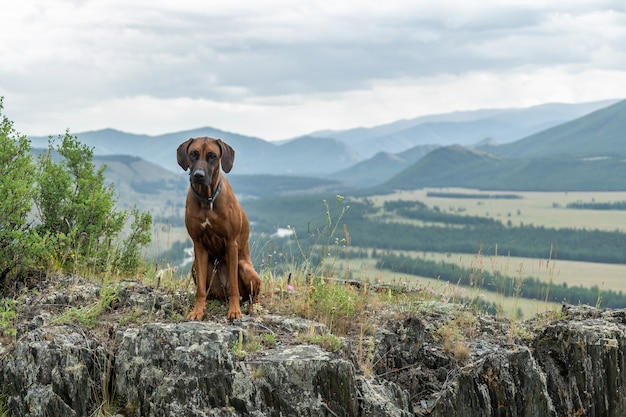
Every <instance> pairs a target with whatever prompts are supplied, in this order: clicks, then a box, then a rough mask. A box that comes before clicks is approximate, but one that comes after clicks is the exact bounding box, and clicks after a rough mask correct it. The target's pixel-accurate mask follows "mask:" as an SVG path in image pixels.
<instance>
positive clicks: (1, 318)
mask: <svg viewBox="0 0 626 417" xmlns="http://www.w3.org/2000/svg"><path fill="white" fill-rule="evenodd" d="M16 319H17V313H16V312H15V301H13V300H10V299H8V298H0V336H8V337H11V338H15V335H16V334H17V330H16V328H15V320H16Z"/></svg>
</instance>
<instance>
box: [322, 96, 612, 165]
mask: <svg viewBox="0 0 626 417" xmlns="http://www.w3.org/2000/svg"><path fill="white" fill-rule="evenodd" d="M616 101H617V100H604V101H598V102H593V103H580V104H561V103H554V104H544V105H540V106H534V107H529V108H523V109H487V110H476V111H466V112H454V113H447V114H440V115H431V116H422V117H417V118H415V119H411V120H400V121H397V122H394V123H389V124H385V125H380V126H375V127H371V128H356V129H350V130H346V131H328V130H327V131H319V132H315V133H313V134H312V135H315V136H324V137H333V138H335V139H338V140H340V141H342V142H345V143H347V144H349V145H350V146H352V147H353V148H354V149H356V150H357V151H358V152H359V154H360V155H361V156H362V157H363V158H368V157H371V156H373V155H374V154H376V153H378V152H380V151H383V152H393V153H396V152H400V151H403V150H406V149H408V148H411V147H413V146H416V145H425V144H436V145H440V146H441V145H451V144H461V145H464V146H470V145H473V144H475V143H477V142H480V141H483V140H485V139H490V140H493V141H495V142H497V143H508V142H511V141H514V140H518V139H521V138H523V137H526V136H528V135H531V134H534V133H537V132H539V131H542V130H545V129H547V128H549V127H552V126H556V125H559V124H561V123H564V122H567V121H570V120H573V119H576V118H578V117H581V116H583V115H585V114H588V113H590V112H593V111H595V110H597V109H600V108H603V107H606V106H609V105H611V104H613V103H615V102H616Z"/></svg>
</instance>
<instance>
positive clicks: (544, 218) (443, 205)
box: [370, 188, 626, 249]
mask: <svg viewBox="0 0 626 417" xmlns="http://www.w3.org/2000/svg"><path fill="white" fill-rule="evenodd" d="M429 191H438V192H441V191H444V192H446V193H467V194H484V195H485V196H489V195H494V194H515V195H518V196H521V197H522V198H520V199H494V198H484V199H478V198H468V199H465V198H440V197H428V196H427V193H428V192H429ZM370 199H371V200H372V201H374V202H376V203H377V204H380V205H382V203H383V202H384V201H386V200H409V201H412V200H417V201H421V202H423V203H426V204H427V205H428V206H429V207H435V206H438V207H439V208H440V209H441V210H442V211H446V212H450V213H456V214H462V215H468V216H481V217H488V218H493V219H496V220H499V221H501V222H502V223H503V224H507V222H508V221H509V220H510V221H511V223H512V225H513V226H519V225H520V224H522V223H523V224H526V225H529V224H533V225H536V226H545V227H552V228H557V229H558V228H563V227H571V228H579V229H583V228H586V229H599V230H607V231H613V230H620V231H622V232H624V233H626V211H618V210H572V209H567V208H566V205H567V204H568V203H573V202H577V201H582V202H592V201H593V202H618V201H626V192H511V191H503V192H494V191H489V192H486V191H478V190H469V189H461V188H446V189H423V190H415V191H398V192H396V193H393V194H390V195H380V196H375V197H370ZM625 249H626V248H625Z"/></svg>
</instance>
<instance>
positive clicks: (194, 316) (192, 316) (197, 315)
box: [187, 308, 204, 321]
mask: <svg viewBox="0 0 626 417" xmlns="http://www.w3.org/2000/svg"><path fill="white" fill-rule="evenodd" d="M202 318H204V311H202V310H200V311H198V310H197V309H195V308H194V309H193V310H191V313H189V314H188V315H187V320H192V321H193V320H197V321H202Z"/></svg>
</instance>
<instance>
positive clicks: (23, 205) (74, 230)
mask: <svg viewBox="0 0 626 417" xmlns="http://www.w3.org/2000/svg"><path fill="white" fill-rule="evenodd" d="M1 110H2V100H1V99H0V116H2V121H1V124H0V195H2V196H3V198H2V199H0V292H1V290H2V287H3V286H4V285H5V284H6V283H7V282H8V281H9V280H10V279H12V278H17V277H21V276H23V275H25V274H27V273H29V272H30V271H33V270H47V269H50V268H54V269H58V270H60V271H63V272H68V271H70V272H92V273H103V272H105V273H112V274H122V273H128V274H132V273H136V272H137V271H138V270H139V268H140V267H141V264H142V257H141V250H142V249H143V248H144V247H145V246H146V245H147V244H148V243H149V242H150V229H151V225H152V217H151V215H150V214H149V213H141V212H139V210H137V209H136V208H134V209H133V210H131V211H125V210H118V209H117V208H116V207H115V205H116V202H117V201H116V198H115V190H114V188H113V187H112V186H109V185H106V183H105V177H104V170H105V169H106V166H102V167H101V168H99V169H96V167H95V164H94V163H93V150H92V149H90V148H89V147H87V146H85V145H83V144H81V143H80V142H79V141H78V140H77V138H76V137H73V136H71V135H70V134H69V132H66V133H65V135H64V136H63V137H61V136H59V138H58V140H56V141H55V140H53V139H52V138H51V139H50V142H49V147H48V150H47V152H44V153H42V154H41V155H40V156H39V157H38V158H37V165H36V166H35V165H34V164H33V158H32V155H31V150H30V142H29V141H28V139H27V138H26V137H25V136H20V135H19V134H18V133H17V132H16V131H15V129H14V128H13V123H12V122H11V121H10V120H8V119H7V118H6V117H5V116H4V115H2V113H1ZM33 208H34V210H33ZM131 216H132V217H133V218H134V221H133V222H132V224H131V225H130V227H125V226H126V223H127V220H128V219H129V217H131Z"/></svg>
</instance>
